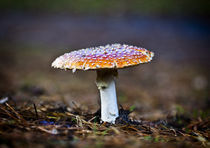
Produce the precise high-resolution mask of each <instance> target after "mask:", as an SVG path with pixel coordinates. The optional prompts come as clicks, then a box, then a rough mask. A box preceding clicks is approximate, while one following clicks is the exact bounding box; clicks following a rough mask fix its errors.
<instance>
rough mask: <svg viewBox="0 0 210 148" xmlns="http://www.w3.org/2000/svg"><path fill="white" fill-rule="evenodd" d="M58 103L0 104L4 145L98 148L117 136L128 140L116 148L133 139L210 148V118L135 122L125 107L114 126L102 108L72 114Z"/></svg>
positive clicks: (0, 124)
mask: <svg viewBox="0 0 210 148" xmlns="http://www.w3.org/2000/svg"><path fill="white" fill-rule="evenodd" d="M54 103H55V104H56V102H54ZM54 103H53V102H51V103H49V102H47V101H46V102H42V103H41V104H34V103H31V104H27V106H25V103H24V102H23V103H22V104H21V103H19V104H18V105H15V103H14V102H11V101H8V102H5V103H4V104H0V146H1V145H2V144H3V145H7V146H13V147H17V146H16V145H18V144H17V140H18V143H22V144H23V145H30V144H32V143H34V145H35V142H34V141H36V144H38V143H39V144H43V139H46V140H45V144H44V145H45V146H49V145H50V146H51V147H56V144H58V145H59V144H60V146H61V147H62V146H64V147H66V146H69V145H71V146H72V145H75V146H78V145H80V144H81V142H82V141H83V140H84V139H86V140H85V141H87V143H88V144H90V145H91V143H92V142H93V141H96V142H95V143H94V144H96V145H94V146H93V147H97V144H99V143H100V144H102V145H105V146H106V145H107V146H109V145H110V142H111V141H113V140H114V139H112V138H110V137H113V136H115V137H120V138H121V139H124V140H125V141H123V142H122V143H119V142H117V141H115V142H114V144H115V145H116V146H120V145H121V144H123V143H124V144H128V145H129V143H130V142H131V141H132V140H133V139H132V138H133V137H136V138H137V139H139V140H140V141H141V143H139V141H135V142H136V145H138V146H139V145H141V144H142V143H147V142H156V143H162V144H166V145H170V144H171V143H174V142H175V143H176V144H177V145H179V144H180V145H182V144H183V143H185V144H186V145H189V143H190V144H195V145H194V146H198V147H199V146H204V147H205V146H208V145H209V142H208V141H209V133H210V129H209V127H210V126H209V123H210V119H209V118H206V119H203V120H197V119H191V118H186V117H185V116H174V117H169V118H166V119H160V120H158V121H147V120H143V119H142V120H131V119H130V118H129V114H130V113H131V112H130V111H129V110H125V109H123V108H122V107H121V108H120V111H119V113H120V116H119V117H118V118H117V120H116V124H115V125H113V124H108V123H102V122H101V121H100V109H99V110H98V111H97V112H96V113H93V114H91V113H88V112H84V111H83V110H82V109H80V108H79V106H77V107H75V110H74V109H73V108H72V109H71V111H69V110H68V109H67V106H65V105H64V104H60V105H55V104H54ZM21 105H22V106H21ZM81 112H83V113H81ZM180 121H182V122H180ZM11 133H14V134H11ZM34 135H36V136H34ZM37 135H39V136H37ZM26 137H27V138H26ZM126 137H127V139H126ZM23 138H26V140H25V141H24V140H23ZM32 139H33V140H32ZM129 140H130V141H129ZM8 141H11V143H8ZM52 141H54V142H52ZM62 141H63V142H62ZM60 142H61V143H62V144H61V143H60ZM84 145H85V144H84Z"/></svg>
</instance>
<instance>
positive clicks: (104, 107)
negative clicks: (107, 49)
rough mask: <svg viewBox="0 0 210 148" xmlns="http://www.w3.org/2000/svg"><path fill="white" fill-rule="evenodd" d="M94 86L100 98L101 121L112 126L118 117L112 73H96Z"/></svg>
mask: <svg viewBox="0 0 210 148" xmlns="http://www.w3.org/2000/svg"><path fill="white" fill-rule="evenodd" d="M96 84H97V86H98V89H99V91H100V97H101V120H102V121H104V122H109V123H113V124H114V123H115V120H116V118H117V117H118V116H119V111H118V105H117V96H116V89H115V80H114V75H113V72H112V71H111V72H110V71H100V72H97V81H96Z"/></svg>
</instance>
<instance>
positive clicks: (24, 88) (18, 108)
mask: <svg viewBox="0 0 210 148" xmlns="http://www.w3.org/2000/svg"><path fill="white" fill-rule="evenodd" d="M0 55H1V60H2V61H1V65H0V66H1V67H0V68H1V72H0V74H1V85H0V90H1V93H2V94H3V95H2V96H1V98H0V147H2V148H7V147H17V148H19V147H20V148H22V147H37V148H39V147H40V148H41V147H70V146H72V147H132V148H133V147H140V146H141V147H209V146H210V142H209V140H210V116H209V92H210V91H209V84H208V82H209V79H208V76H209V71H208V69H207V68H206V67H205V65H202V66H201V65H196V64H193V63H190V64H189V63H185V62H182V63H174V62H163V61H159V60H157V59H154V61H152V63H151V64H143V65H140V66H137V67H134V68H126V69H123V70H119V77H118V78H117V94H118V103H119V106H120V107H119V108H120V117H119V118H118V119H117V121H116V124H115V125H111V124H107V123H101V122H100V106H99V105H98V104H99V103H98V99H99V96H98V91H97V87H96V86H95V83H94V82H95V77H96V75H95V72H94V71H90V72H87V71H85V72H82V71H76V73H74V74H72V73H71V71H61V70H58V69H52V68H51V67H50V64H51V62H52V61H53V60H54V58H55V57H56V56H58V55H59V54H57V53H48V52H47V51H41V52H37V51H27V50H26V51H24V52H23V51H22V52H15V53H14V52H12V53H11V51H4V52H3V51H2V52H1V54H0ZM43 55H48V58H46V56H43ZM5 59H7V62H5Z"/></svg>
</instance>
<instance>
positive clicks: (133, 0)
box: [0, 0, 210, 120]
mask: <svg viewBox="0 0 210 148" xmlns="http://www.w3.org/2000/svg"><path fill="white" fill-rule="evenodd" d="M0 11H1V13H0V96H1V97H5V96H8V97H10V99H13V100H15V101H17V102H18V101H19V100H33V101H36V99H37V98H40V99H41V100H44V99H48V100H57V101H58V102H59V101H61V102H65V103H66V104H67V105H71V102H72V101H75V102H77V103H78V104H80V105H81V106H82V107H83V108H84V109H90V111H91V112H94V111H96V110H97V109H98V108H99V106H98V103H97V102H98V101H97V100H98V98H99V95H98V91H97V87H96V86H95V77H96V74H95V72H94V71H85V72H82V71H77V72H76V73H74V74H72V73H71V71H62V70H58V69H52V68H51V63H52V61H53V60H54V59H55V58H56V57H57V56H59V55H61V54H64V53H66V52H70V51H71V50H75V49H81V48H86V47H92V46H99V45H106V44H111V43H121V44H131V45H135V46H140V47H144V48H146V49H148V50H151V51H153V52H154V53H155V57H154V60H153V61H152V62H151V63H149V64H143V65H140V66H137V67H134V68H128V69H127V68H126V69H122V70H119V77H118V79H117V93H118V100H119V104H121V105H122V106H124V107H125V108H130V107H133V108H135V111H134V113H133V116H134V117H135V118H137V119H139V118H147V119H152V120H155V119H159V118H163V117H165V116H168V115H170V114H175V113H176V112H189V113H190V114H191V115H193V116H197V115H198V114H199V116H200V115H201V114H202V116H208V115H209V105H210V99H209V96H210V94H209V92H210V91H209V88H210V86H209V72H210V71H209V66H210V63H209V58H210V44H209V43H210V21H209V17H210V1H206V0H200V1H197V0H182V1H168V0H158V1H157V0H150V1H148V0H121V1H117V0H109V1H108V0H76V1H73V0H59V1H57V0H45V1H41V0H37V1H32V0H19V1H15V0H7V1H0Z"/></svg>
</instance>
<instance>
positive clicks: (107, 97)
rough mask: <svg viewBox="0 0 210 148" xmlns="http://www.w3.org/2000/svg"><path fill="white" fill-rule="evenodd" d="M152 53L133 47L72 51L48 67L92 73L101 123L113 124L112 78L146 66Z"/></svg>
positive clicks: (115, 103) (115, 112)
mask: <svg viewBox="0 0 210 148" xmlns="http://www.w3.org/2000/svg"><path fill="white" fill-rule="evenodd" d="M153 56H154V53H153V52H150V51H148V50H146V49H145V48H139V47H136V46H129V45H121V44H112V45H106V46H99V47H92V48H86V49H80V50H77V51H72V52H70V53H66V54H64V55H62V56H60V57H58V58H57V59H56V60H55V61H54V62H53V63H52V67H54V68H60V69H71V70H72V72H73V73H74V72H75V71H76V70H77V69H78V70H96V73H97V79H96V85H97V87H98V89H99V91H100V98H101V120H102V121H104V122H109V123H115V120H116V118H117V117H118V116H119V111H118V105H117V96H116V90H115V77H116V76H117V74H118V73H117V69H119V68H125V67H129V66H134V65H138V64H140V63H147V62H150V61H151V60H152V57H153Z"/></svg>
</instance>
